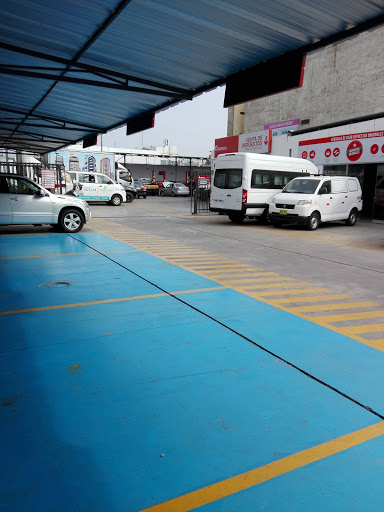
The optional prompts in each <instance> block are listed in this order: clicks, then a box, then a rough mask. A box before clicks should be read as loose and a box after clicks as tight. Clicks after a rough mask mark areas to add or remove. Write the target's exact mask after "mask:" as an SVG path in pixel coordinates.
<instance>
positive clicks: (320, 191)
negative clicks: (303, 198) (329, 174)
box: [319, 187, 328, 195]
mask: <svg viewBox="0 0 384 512" xmlns="http://www.w3.org/2000/svg"><path fill="white" fill-rule="evenodd" d="M319 194H320V195H322V194H328V189H327V187H321V189H320V190H319Z"/></svg>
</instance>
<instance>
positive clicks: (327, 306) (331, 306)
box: [289, 301, 379, 318]
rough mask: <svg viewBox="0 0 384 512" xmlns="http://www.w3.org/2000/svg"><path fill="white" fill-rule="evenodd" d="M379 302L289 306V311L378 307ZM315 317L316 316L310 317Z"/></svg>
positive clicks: (308, 311)
mask: <svg viewBox="0 0 384 512" xmlns="http://www.w3.org/2000/svg"><path fill="white" fill-rule="evenodd" d="M378 306H379V304H376V303H375V302H368V301H366V302H341V303H340V304H320V305H318V306H297V307H296V306H295V307H293V308H289V311H291V312H292V313H295V312H296V311H297V312H301V313H311V312H316V311H335V310H337V309H355V308H370V307H378ZM310 318H316V317H310Z"/></svg>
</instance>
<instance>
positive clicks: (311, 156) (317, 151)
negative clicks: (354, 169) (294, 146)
mask: <svg viewBox="0 0 384 512" xmlns="http://www.w3.org/2000/svg"><path fill="white" fill-rule="evenodd" d="M298 157H299V158H305V159H307V160H311V161H312V162H313V163H314V164H318V165H319V164H323V165H338V164H354V163H375V162H384V131H376V132H364V133H353V134H349V135H336V136H334V137H324V138H321V139H312V140H302V141H300V142H299V153H298Z"/></svg>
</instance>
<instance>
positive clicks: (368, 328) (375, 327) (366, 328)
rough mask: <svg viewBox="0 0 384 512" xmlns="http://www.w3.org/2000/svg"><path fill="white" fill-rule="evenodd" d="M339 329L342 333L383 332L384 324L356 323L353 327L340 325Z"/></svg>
mask: <svg viewBox="0 0 384 512" xmlns="http://www.w3.org/2000/svg"><path fill="white" fill-rule="evenodd" d="M338 331H339V332H341V334H346V335H347V336H348V334H362V333H366V332H381V331H384V324H369V325H355V326H351V327H339V328H338Z"/></svg>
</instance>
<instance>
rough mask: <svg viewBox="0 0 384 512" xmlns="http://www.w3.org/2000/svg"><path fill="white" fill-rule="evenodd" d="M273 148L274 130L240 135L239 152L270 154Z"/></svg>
mask: <svg viewBox="0 0 384 512" xmlns="http://www.w3.org/2000/svg"><path fill="white" fill-rule="evenodd" d="M271 147H272V130H261V131H259V132H253V133H243V134H242V135H239V152H241V153H243V152H245V153H270V152H271Z"/></svg>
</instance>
